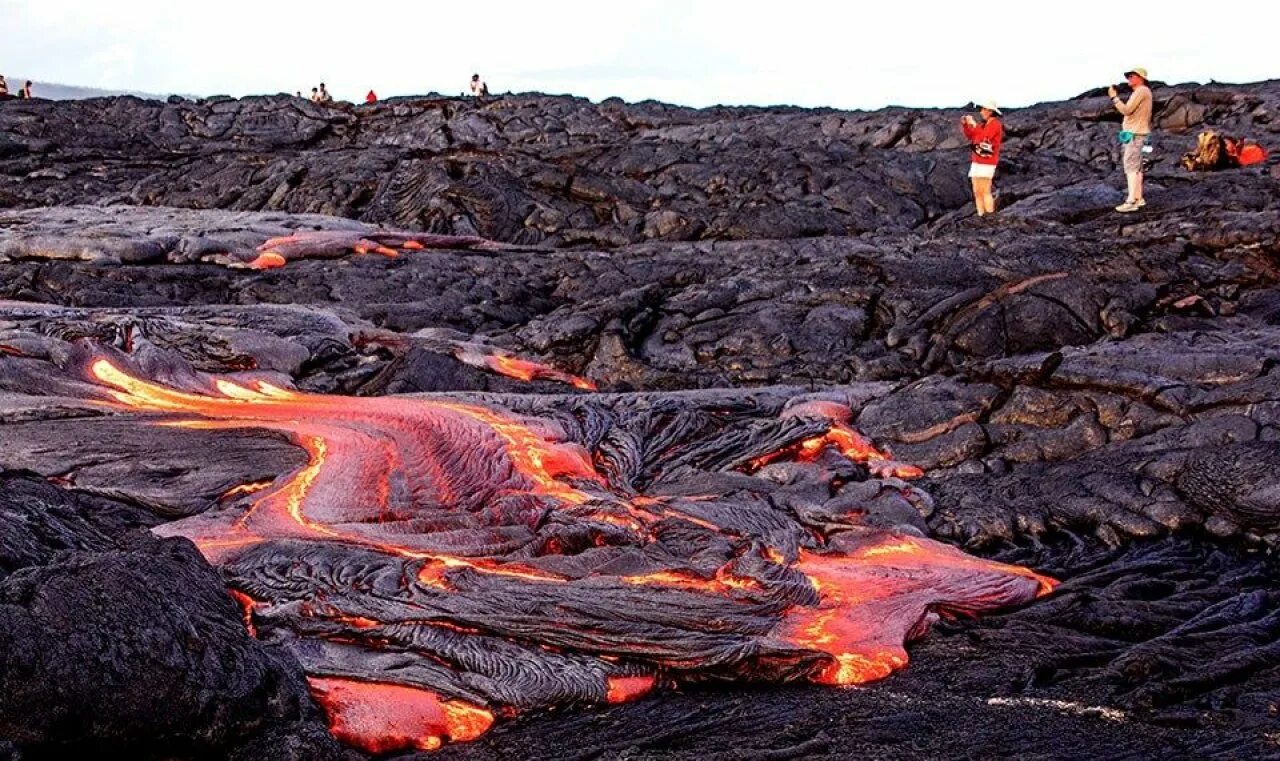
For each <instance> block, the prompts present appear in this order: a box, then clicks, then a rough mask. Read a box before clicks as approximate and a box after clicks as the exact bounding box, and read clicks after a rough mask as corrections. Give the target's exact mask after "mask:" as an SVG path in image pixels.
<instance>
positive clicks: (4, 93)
mask: <svg viewBox="0 0 1280 761" xmlns="http://www.w3.org/2000/svg"><path fill="white" fill-rule="evenodd" d="M7 97H9V83H8V82H6V81H4V75H3V74H0V98H7Z"/></svg>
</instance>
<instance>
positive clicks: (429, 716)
mask: <svg viewBox="0 0 1280 761" xmlns="http://www.w3.org/2000/svg"><path fill="white" fill-rule="evenodd" d="M1157 108H1158V111H1157V122H1158V125H1159V129H1160V130H1161V132H1160V137H1161V140H1160V146H1161V148H1160V150H1161V153H1158V154H1157V163H1156V166H1155V168H1154V169H1153V171H1152V172H1151V173H1150V174H1149V175H1148V187H1149V192H1148V196H1149V204H1150V205H1149V206H1148V208H1147V209H1146V210H1145V211H1144V212H1142V213H1141V214H1136V215H1129V216H1119V215H1115V214H1113V213H1112V212H1111V211H1110V207H1111V206H1114V205H1115V203H1117V202H1118V201H1119V200H1121V198H1120V191H1119V190H1117V187H1118V186H1119V185H1120V184H1121V182H1120V177H1119V170H1118V167H1117V166H1116V163H1115V161H1116V156H1115V151H1114V145H1113V142H1114V134H1113V133H1114V131H1115V130H1116V129H1117V128H1118V127H1117V124H1116V121H1117V116H1116V115H1115V114H1114V112H1113V111H1112V110H1111V109H1110V108H1109V107H1108V105H1107V104H1106V102H1105V98H1102V97H1100V93H1096V92H1094V93H1086V94H1085V95H1082V96H1081V97H1079V98H1077V99H1075V100H1072V101H1069V102H1065V103H1057V104H1044V105H1041V106H1036V107H1033V108H1029V109H1023V110H1021V111H1018V112H1015V113H1013V114H1011V115H1010V116H1009V118H1008V119H1007V122H1006V124H1007V128H1008V133H1009V135H1008V142H1007V147H1006V159H1007V160H1006V162H1005V163H1004V165H1003V166H1002V171H1001V177H1000V179H999V180H998V186H999V188H1000V190H1001V199H1000V204H1001V211H1000V213H999V214H998V215H997V217H996V218H994V219H984V220H976V219H974V218H972V217H971V216H969V213H968V211H967V210H966V207H965V202H966V187H965V180H964V177H963V170H964V165H965V162H966V160H967V159H966V155H965V150H964V147H963V146H962V145H961V144H960V142H961V141H960V139H959V137H958V134H957V132H958V131H957V130H955V129H954V122H955V121H956V120H957V119H958V112H947V111H929V110H904V109H889V110H885V111H880V112H875V113H865V114H864V113H843V112H835V111H806V110H800V109H709V110H703V111H694V110H688V109H680V108H673V107H668V106H663V105H660V104H651V103H646V104H634V105H628V104H624V103H621V102H618V101H607V102H605V103H603V104H599V105H595V104H590V103H587V102H585V101H581V100H575V99H569V98H547V97H542V96H511V97H503V98H495V99H490V100H486V101H465V102H463V101H458V100H452V99H405V100H396V101H391V102H388V103H385V104H379V105H377V106H375V107H372V108H370V107H356V108H349V107H340V108H332V109H326V108H322V107H318V106H314V105H312V104H309V103H304V102H301V101H298V100H295V99H292V98H284V97H279V98H251V99H244V100H239V101H236V100H230V99H211V100H206V101H199V102H189V101H179V100H175V101H173V102H170V103H164V104H161V103H149V102H144V101H139V100H136V99H131V98H119V99H99V100H90V101H82V102H76V103H62V104H57V103H44V102H17V101H14V102H8V103H2V104H0V134H3V136H4V137H3V138H0V169H3V171H0V207H3V208H4V209H5V211H3V212H0V262H2V263H0V299H8V300H7V301H0V442H2V445H0V467H3V468H8V469H9V470H6V471H4V472H3V475H0V517H2V518H3V520H0V659H2V662H3V664H4V668H3V669H0V755H4V754H5V753H8V754H11V755H20V756H21V757H24V758H26V757H32V758H40V757H58V756H60V755H65V754H67V753H86V752H123V753H127V754H131V755H136V756H140V757H148V756H149V757H157V758H172V757H227V756H231V757H236V758H268V757H270V758H280V757H284V758H317V757H319V758H326V757H342V756H343V755H344V754H347V755H359V754H358V753H356V752H355V751H351V750H349V749H347V748H344V747H343V746H342V745H339V744H337V743H335V741H334V739H333V737H332V736H331V733H330V732H328V731H325V723H324V719H325V718H326V717H327V718H328V724H329V730H331V732H332V733H333V734H336V735H337V736H338V737H339V738H342V739H344V740H346V741H348V742H349V743H351V742H354V743H355V744H357V745H360V746H362V747H363V748H364V749H365V750H377V751H381V750H385V751H392V750H394V749H396V748H402V749H417V750H422V749H429V748H434V747H436V746H437V745H438V744H439V743H440V742H442V741H443V740H445V739H453V740H471V742H465V743H457V744H451V745H448V746H447V747H445V748H443V749H442V750H438V751H435V753H437V754H438V755H439V757H442V758H449V759H501V758H517V757H518V758H582V759H588V758H593V759H594V758H600V759H603V758H659V757H663V758H665V757H672V758H689V759H693V758H699V759H701V758H724V759H730V758H733V759H748V758H750V759H779V758H824V757H826V758H844V757H847V756H848V755H850V754H855V753H858V754H863V755H867V756H870V757H886V758H919V757H954V756H955V755H957V754H961V755H965V754H967V755H973V756H1009V757H1013V756H1016V757H1043V758H1071V757H1079V758H1100V757H1101V758H1107V757H1180V756H1197V757H1222V758H1236V757H1241V756H1258V757H1267V756H1269V755H1272V754H1274V753H1276V752H1277V750H1278V749H1280V719H1278V718H1277V717H1278V716H1280V669H1278V668H1277V667H1276V665H1275V664H1276V663H1277V661H1278V659H1277V653H1278V650H1277V648H1280V598H1278V597H1277V594H1276V591H1275V590H1276V588H1277V581H1280V571H1278V570H1277V568H1276V565H1275V561H1274V559H1273V557H1272V553H1273V552H1274V548H1275V547H1276V545H1277V544H1278V543H1280V486H1278V485H1277V482H1276V475H1275V473H1276V468H1275V465H1277V464H1280V444H1278V443H1277V442H1278V441H1280V370H1277V361H1276V360H1277V358H1280V299H1278V298H1277V296H1276V293H1277V290H1276V284H1277V280H1278V279H1280V243H1277V241H1278V240H1280V213H1277V211H1276V209H1277V208H1280V190H1278V188H1280V185H1277V182H1276V179H1277V170H1276V168H1275V167H1274V166H1273V165H1272V166H1262V167H1255V168H1251V169H1246V170H1232V171H1223V172H1216V173H1207V174H1188V173H1185V172H1183V171H1181V170H1179V169H1177V168H1176V166H1175V163H1174V162H1175V161H1176V158H1177V155H1179V154H1180V153H1181V152H1182V150H1184V148H1183V146H1182V145H1181V144H1180V142H1179V141H1181V140H1184V139H1185V141H1186V143H1187V147H1189V146H1190V145H1191V143H1192V142H1193V139H1194V134H1195V133H1196V132H1197V131H1199V130H1200V129H1204V128H1214V129H1217V130H1219V131H1225V132H1227V133H1233V134H1234V133H1239V134H1247V135H1251V136H1254V137H1257V138H1258V139H1259V140H1260V141H1261V142H1263V143H1264V144H1268V140H1269V139H1270V138H1269V136H1271V135H1274V134H1276V133H1277V132H1278V131H1280V119H1276V118H1275V114H1276V113H1277V110H1278V109H1280V85H1277V84H1276V83H1273V82H1269V83H1261V84H1257V85H1249V86H1241V87H1234V86H1231V87H1229V86H1217V85H1214V86H1208V87H1201V86H1180V87H1176V88H1158V90H1157ZM1184 136H1185V137H1184ZM415 234H416V236H417V237H415ZM427 234H430V235H427ZM431 236H436V237H431ZM444 236H453V237H444ZM272 239H283V240H275V241H273V240H272ZM269 243H271V244H272V245H268V244H269ZM370 244H372V245H370ZM273 246H275V247H276V248H279V249H280V250H279V251H277V252H276V253H277V254H278V258H275V257H272V256H267V258H265V259H260V258H259V257H262V256H265V255H266V254H267V253H269V252H271V250H272V248H273ZM379 249H383V250H379ZM379 254H382V255H379ZM392 254H395V256H394V257H393V256H392ZM246 265H249V266H246ZM99 361H106V362H107V363H108V364H106V365H99V364H97V363H98V362H99ZM95 367H96V368H97V369H96V371H95ZM108 368H112V369H108ZM215 381H220V382H215ZM593 388H599V389H600V391H598V392H594V393H591V390H592V389H593ZM440 392H446V393H440ZM406 394H408V396H404V395H406ZM327 395H341V396H327ZM862 435H865V436H867V437H869V438H870V439H871V440H872V441H874V442H875V444H876V445H877V446H878V447H880V448H881V450H889V451H891V453H892V454H891V455H889V454H883V455H876V454H871V453H870V452H869V451H868V450H867V449H865V447H866V446H868V445H867V442H866V441H865V440H864V439H862V438H861V436H862ZM906 463H910V464H914V465H918V466H919V467H920V469H921V470H922V471H923V475H921V476H920V477H915V476H916V475H917V474H916V472H915V471H913V470H912V469H911V468H908V467H907V466H906V465H905V464H906ZM904 479H907V480H904ZM369 484H376V486H375V487H372V488H370V487H369ZM157 537H163V538H157ZM174 537H186V538H187V539H190V540H191V541H193V542H194V543H195V545H196V547H197V548H198V549H199V550H201V552H197V551H196V550H195V549H193V548H192V547H191V545H190V544H188V543H187V539H183V538H174ZM944 543H950V544H953V545H958V546H960V547H962V548H964V549H965V550H967V551H968V552H969V553H972V555H963V554H961V553H959V552H958V551H956V550H954V549H952V548H949V547H947V546H946V544H944ZM975 555H976V556H978V557H974V556H975ZM922 558H923V559H922ZM210 564H211V565H212V566H213V569H216V570H211V568H210ZM1022 568H1027V569H1034V570H1035V571H1036V572H1038V573H1041V574H1044V575H1045V576H1048V577H1053V578H1057V579H1061V580H1062V584H1061V585H1060V586H1059V587H1057V589H1056V590H1054V591H1053V593H1052V594H1050V595H1048V596H1047V597H1045V598H1044V599H1040V600H1037V601H1036V602H1034V603H1032V604H1029V605H1026V606H1023V607H1020V608H1017V609H1014V610H1011V611H1008V612H1002V613H992V612H991V611H989V610H986V609H987V608H990V607H991V606H993V605H995V604H997V603H1019V602H1025V601H1027V600H1029V599H1030V598H1031V596H1033V595H1035V594H1036V593H1037V592H1038V591H1040V592H1042V591H1044V590H1045V586H1044V585H1042V584H1041V583H1039V582H1038V581H1037V577H1033V576H1031V575H1029V571H1025V570H1019V569H1022ZM226 589H229V590H231V593H232V594H231V595H230V596H228V595H227V593H226V591H224V590H226ZM871 589H876V590H878V592H876V593H870V592H868V590H871ZM850 590H858V591H857V593H851V592H850ZM926 609H928V610H931V611H933V612H932V613H931V614H929V615H928V616H926V617H925V618H926V619H927V620H932V619H933V618H934V617H935V616H936V614H937V613H943V614H946V615H944V616H943V619H942V620H940V621H934V622H933V623H934V625H933V633H932V634H930V635H929V636H927V637H924V638H923V639H919V640H917V641H916V644H914V645H913V646H912V648H911V665H910V666H908V667H907V668H905V669H903V670H901V671H900V672H899V673H897V674H896V675H895V676H894V677H892V678H890V679H885V680H882V681H877V682H874V683H870V684H867V685H865V686H862V687H859V688H857V689H846V690H838V689H831V688H829V687H819V686H808V687H806V686H800V685H794V684H793V685H790V686H786V687H776V686H771V687H769V688H758V687H750V686H744V685H743V684H742V682H741V681H734V680H742V679H744V678H745V679H748V680H754V683H756V684H758V683H760V682H765V681H767V682H770V683H773V684H776V683H777V682H778V681H785V680H799V681H801V682H803V681H804V680H805V679H806V678H807V679H809V680H813V681H819V682H848V681H857V679H854V678H852V677H855V676H856V677H871V676H881V675H883V674H884V673H887V672H888V671H889V670H892V669H894V668H897V667H898V666H899V665H901V662H902V661H903V660H904V659H905V652H904V651H903V650H902V645H903V641H904V639H908V638H912V637H915V636H916V635H919V634H921V633H922V627H916V626H915V625H914V624H915V623H917V622H919V621H921V615H922V614H923V613H924V611H925V610H926ZM979 610H982V611H984V613H983V615H982V616H981V617H980V618H977V619H976V620H974V619H971V618H970V617H969V616H968V615H960V617H959V618H957V619H954V620H953V619H952V617H951V616H952V615H955V614H967V613H972V612H978V611H979ZM850 612H851V613H850ZM868 621H874V626H869V625H868V623H867V622H868ZM251 633H252V636H250V635H251ZM815 634H816V635H817V636H808V635H815ZM841 643H843V645H841ZM849 643H856V646H851V645H849ZM842 656H843V657H842ZM673 685H679V687H678V688H676V689H674V690H673V689H672V686H673ZM655 687H656V688H658V689H656V690H654V696H653V697H650V698H647V699H643V700H632V701H630V702H624V703H622V704H620V705H611V706H606V705H604V704H606V703H610V702H613V701H625V700H627V699H629V698H635V697H636V696H637V695H639V694H641V693H644V692H646V691H648V690H651V689H653V688H655ZM162 705H163V706H164V707H165V709H166V710H164V711H162V710H159V708H158V707H159V706H162ZM388 706H394V707H395V708H394V710H391V709H389V708H388ZM547 706H556V707H566V708H567V707H570V706H572V707H573V710H564V711H562V710H556V711H553V712H551V713H550V714H548V713H547V712H545V711H544V710H543V707H547ZM486 730H487V731H486ZM370 738H375V739H374V740H370ZM406 752H414V751H412V750H409V751H406Z"/></svg>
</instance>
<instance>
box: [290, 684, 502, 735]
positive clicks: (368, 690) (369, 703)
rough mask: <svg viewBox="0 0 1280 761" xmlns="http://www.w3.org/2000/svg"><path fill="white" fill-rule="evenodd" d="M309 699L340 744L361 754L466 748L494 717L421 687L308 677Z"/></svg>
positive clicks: (487, 726) (490, 713) (491, 724)
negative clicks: (463, 745) (447, 745)
mask: <svg viewBox="0 0 1280 761" xmlns="http://www.w3.org/2000/svg"><path fill="white" fill-rule="evenodd" d="M307 682H308V683H309V685H310V688H311V695H312V697H314V698H315V700H316V702H317V703H318V704H320V707H321V708H323V709H324V711H325V714H326V715H327V716H328V717H329V729H330V730H331V731H332V732H333V734H334V736H335V737H337V738H338V739H339V740H341V741H343V742H345V743H347V744H349V745H352V746H354V747H356V748H359V749H360V750H363V751H364V752H366V753H372V754H382V753H394V752H397V751H408V750H437V749H439V748H440V746H442V745H443V744H444V743H446V742H469V741H471V740H474V739H476V738H477V737H479V736H480V735H482V734H484V733H485V732H487V731H488V730H489V728H490V727H491V726H493V713H492V712H491V711H489V710H487V709H485V708H483V707H481V706H477V705H472V704H470V703H467V702H465V701H461V700H449V699H446V698H443V697H441V696H440V695H438V694H436V693H435V692H432V691H431V690H426V689H422V688H420V687H410V686H406V685H400V684H378V683H373V682H361V681H357V680H354V679H342V678H337V677H308V678H307Z"/></svg>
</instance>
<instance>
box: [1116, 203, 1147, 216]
mask: <svg viewBox="0 0 1280 761" xmlns="http://www.w3.org/2000/svg"><path fill="white" fill-rule="evenodd" d="M1141 208H1142V207H1141V206H1139V205H1138V204H1136V203H1134V202H1133V201H1125V202H1124V203H1122V204H1120V205H1119V206H1117V207H1116V211H1118V212H1120V213H1121V214H1128V213H1129V212H1131V211H1137V210H1138V209H1141Z"/></svg>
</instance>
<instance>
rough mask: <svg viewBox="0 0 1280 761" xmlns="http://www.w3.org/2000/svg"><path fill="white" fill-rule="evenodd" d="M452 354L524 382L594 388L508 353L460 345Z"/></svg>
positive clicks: (553, 369)
mask: <svg viewBox="0 0 1280 761" xmlns="http://www.w3.org/2000/svg"><path fill="white" fill-rule="evenodd" d="M454 356H455V357H457V359H458V361H460V362H463V363H465V364H468V365H471V366H472V367H479V368H483V369H486V370H492V371H493V372H495V373H498V374H500V375H505V376H507V377H508V378H515V379H516V380H522V381H525V382H528V381H532V380H549V381H555V382H557V383H565V384H568V385H570V386H573V387H574V388H577V389H581V390H583V391H595V390H596V384H595V383H593V382H591V381H589V380H587V379H586V378H583V377H580V376H577V375H573V374H571V373H566V372H563V371H561V370H557V369H556V368H554V367H551V366H549V365H544V364H542V363H540V362H534V361H533V360H529V359H521V358H520V357H513V356H511V355H509V354H488V353H485V352H482V351H478V350H476V349H475V348H474V347H471V346H460V347H458V348H457V349H456V350H455V351H454Z"/></svg>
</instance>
